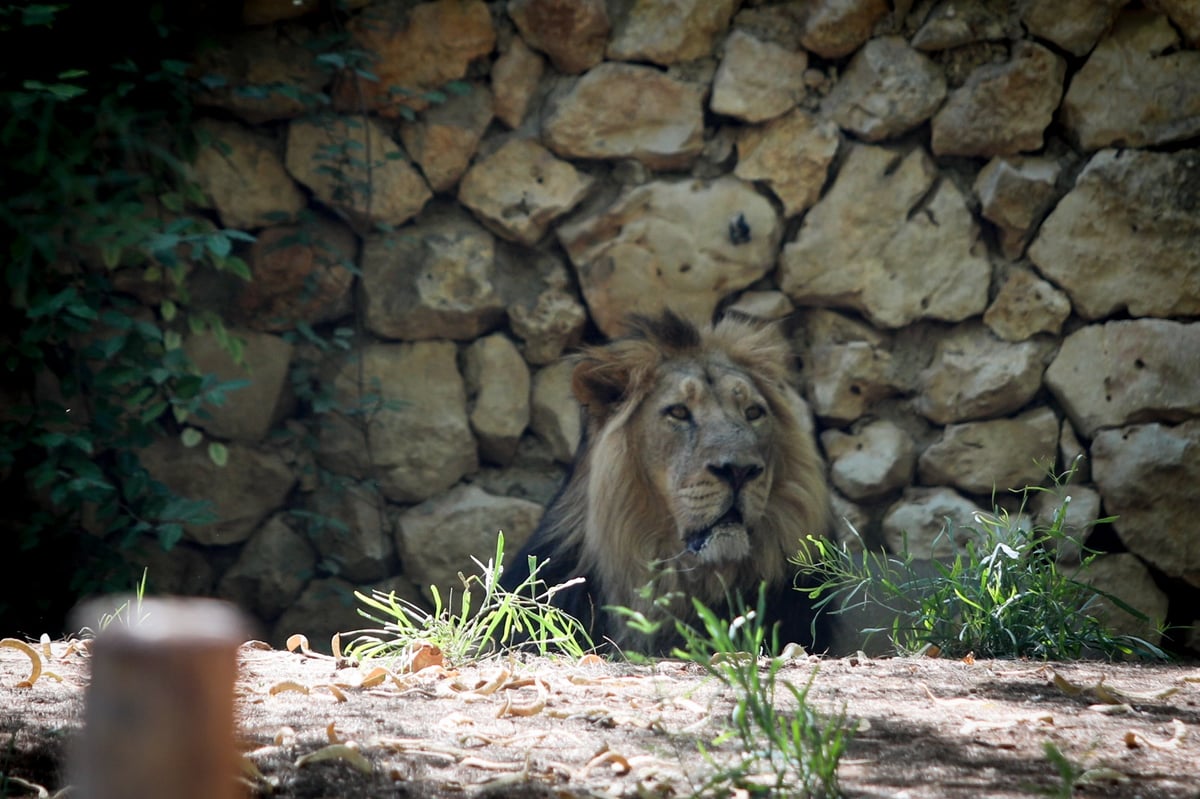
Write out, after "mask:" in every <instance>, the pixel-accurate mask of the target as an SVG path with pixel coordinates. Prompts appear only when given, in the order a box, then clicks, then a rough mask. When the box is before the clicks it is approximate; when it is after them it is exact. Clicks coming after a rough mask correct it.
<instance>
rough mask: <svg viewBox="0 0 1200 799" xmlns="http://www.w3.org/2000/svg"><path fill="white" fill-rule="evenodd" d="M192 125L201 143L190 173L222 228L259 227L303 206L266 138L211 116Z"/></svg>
mask: <svg viewBox="0 0 1200 799" xmlns="http://www.w3.org/2000/svg"><path fill="white" fill-rule="evenodd" d="M196 128H197V134H198V136H199V137H200V138H201V142H200V149H199V151H198V152H197V153H196V160H195V162H194V163H193V164H192V174H193V175H195V178H196V182H197V183H198V184H199V185H200V189H201V191H203V192H204V193H205V195H207V196H208V198H209V200H210V201H211V202H212V204H213V206H214V207H215V208H216V209H217V214H218V215H220V217H221V224H223V225H224V226H225V227H230V228H237V229H243V230H249V229H251V228H260V227H263V226H265V225H269V224H272V223H276V222H282V221H286V220H287V219H288V218H291V217H293V216H295V215H296V214H297V213H299V212H300V210H301V209H303V208H304V205H305V202H304V195H303V194H302V193H301V191H300V189H299V187H297V186H296V184H295V183H294V182H293V181H292V179H291V177H289V176H288V173H287V172H286V171H285V170H284V168H283V162H282V161H281V160H280V158H279V156H278V154H277V153H276V152H275V142H274V141H272V140H271V138H270V137H268V136H266V135H264V134H261V133H258V132H256V131H251V130H249V129H247V128H244V127H242V126H241V125H238V124H237V123H234V122H221V121H218V120H215V119H206V120H202V121H201V122H199V123H198V124H197V126H196Z"/></svg>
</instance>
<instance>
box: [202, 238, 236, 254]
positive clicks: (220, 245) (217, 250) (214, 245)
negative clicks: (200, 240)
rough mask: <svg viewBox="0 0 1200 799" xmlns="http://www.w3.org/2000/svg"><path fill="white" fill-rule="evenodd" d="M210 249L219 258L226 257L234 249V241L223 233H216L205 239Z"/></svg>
mask: <svg viewBox="0 0 1200 799" xmlns="http://www.w3.org/2000/svg"><path fill="white" fill-rule="evenodd" d="M204 243H205V245H206V246H207V247H208V251H209V252H211V253H212V254H213V255H215V256H217V257H218V258H224V257H225V256H227V255H229V253H231V252H232V251H233V243H232V242H230V241H229V239H228V238H227V237H226V236H225V234H223V233H214V234H212V235H211V236H209V237H208V238H207V239H206V240H205V242H204Z"/></svg>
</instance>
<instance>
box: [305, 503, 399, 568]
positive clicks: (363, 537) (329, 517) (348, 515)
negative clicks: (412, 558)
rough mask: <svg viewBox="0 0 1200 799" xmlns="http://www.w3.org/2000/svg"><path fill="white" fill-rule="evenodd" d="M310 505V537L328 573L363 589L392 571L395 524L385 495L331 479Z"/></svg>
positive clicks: (308, 516) (307, 515)
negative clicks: (362, 585) (389, 516)
mask: <svg viewBox="0 0 1200 799" xmlns="http://www.w3.org/2000/svg"><path fill="white" fill-rule="evenodd" d="M308 502H309V505H308V511H309V513H308V514H306V521H307V524H308V530H307V533H308V539H309V541H310V542H311V544H312V546H314V547H316V550H317V553H318V554H319V555H320V557H321V562H322V565H323V566H324V568H325V569H327V570H328V571H330V572H332V573H334V574H336V575H338V576H339V577H344V578H345V579H347V580H351V581H353V582H354V583H356V584H359V585H361V584H362V583H365V582H370V581H371V580H379V579H382V578H384V577H386V576H387V575H388V574H390V573H391V572H392V569H393V567H394V561H395V558H396V550H395V546H394V545H393V542H392V525H391V520H390V519H389V518H388V513H387V500H386V499H385V498H384V497H383V496H382V495H381V494H380V493H379V491H377V490H375V489H373V488H371V487H370V486H368V485H356V484H354V483H352V482H351V481H349V480H329V481H326V482H325V484H324V485H322V486H321V488H320V489H319V490H318V491H316V492H315V493H314V494H313V495H312V496H311V497H310V498H309V501H308Z"/></svg>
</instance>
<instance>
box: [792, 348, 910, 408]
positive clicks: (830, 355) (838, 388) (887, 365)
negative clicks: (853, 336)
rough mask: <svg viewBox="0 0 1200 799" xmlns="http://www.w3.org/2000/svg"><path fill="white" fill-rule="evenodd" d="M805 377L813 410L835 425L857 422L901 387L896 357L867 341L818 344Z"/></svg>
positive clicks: (806, 369)
mask: <svg viewBox="0 0 1200 799" xmlns="http://www.w3.org/2000/svg"><path fill="white" fill-rule="evenodd" d="M805 377H806V379H807V382H808V400H809V402H810V403H812V409H813V413H815V414H816V415H817V416H819V417H821V418H822V419H825V420H827V421H830V422H832V423H835V424H839V423H846V422H852V421H854V420H855V419H857V418H859V417H860V416H862V415H863V414H864V413H866V412H867V410H868V409H869V408H870V407H871V406H872V405H874V404H875V403H876V402H878V401H879V400H881V399H884V398H885V397H890V396H892V395H894V394H897V393H899V389H900V385H899V380H898V379H897V376H896V370H895V367H894V365H893V363H892V356H891V355H890V354H889V353H888V352H887V351H886V350H883V349H880V348H878V347H876V346H873V345H872V344H869V343H867V342H864V341H852V342H847V343H845V344H828V345H818V346H814V347H813V348H812V349H811V350H809V354H808V358H807V359H806V368H805Z"/></svg>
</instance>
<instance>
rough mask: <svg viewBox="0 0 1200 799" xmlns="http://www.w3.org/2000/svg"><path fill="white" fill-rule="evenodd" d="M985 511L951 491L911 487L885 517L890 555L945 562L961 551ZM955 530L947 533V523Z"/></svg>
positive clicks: (884, 528) (883, 529) (884, 535)
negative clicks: (906, 554)
mask: <svg viewBox="0 0 1200 799" xmlns="http://www.w3.org/2000/svg"><path fill="white" fill-rule="evenodd" d="M981 513H983V509H982V508H980V507H979V506H978V505H976V504H975V503H974V502H971V501H970V500H969V499H967V498H966V497H964V496H962V495H961V494H959V493H958V492H956V491H954V490H953V489H950V488H908V489H905V491H904V496H903V497H902V498H901V499H899V500H897V501H896V502H895V503H894V504H893V505H892V506H891V507H890V508H888V510H887V513H886V514H884V517H883V522H882V531H883V538H884V542H885V544H886V545H887V549H888V551H889V552H893V553H900V552H903V551H904V548H905V546H906V545H907V548H908V551H909V552H910V553H912V555H913V557H914V558H917V559H919V560H945V559H947V558H952V557H954V555H955V554H956V553H957V552H959V551H960V549H961V547H962V545H963V543H964V542H965V541H966V538H965V536H966V535H975V534H976V533H974V532H967V531H964V530H962V529H960V528H962V527H964V526H966V527H973V526H974V524H975V519H976V517H977V516H978V514H981ZM947 519H949V520H950V522H951V525H952V529H951V530H949V531H947V530H946V529H945V528H946V520H947Z"/></svg>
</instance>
